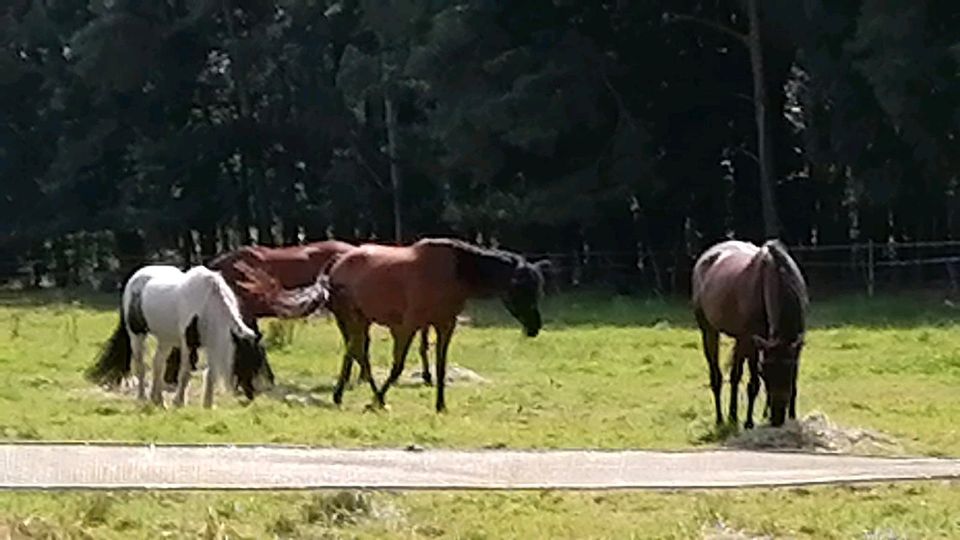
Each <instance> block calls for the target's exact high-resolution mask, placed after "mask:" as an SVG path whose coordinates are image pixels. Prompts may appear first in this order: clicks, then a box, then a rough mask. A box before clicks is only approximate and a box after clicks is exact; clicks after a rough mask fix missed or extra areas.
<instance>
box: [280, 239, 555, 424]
mask: <svg viewBox="0 0 960 540" xmlns="http://www.w3.org/2000/svg"><path fill="white" fill-rule="evenodd" d="M547 264H549V262H548V261H546V260H544V261H540V262H537V263H531V262H528V261H527V260H526V259H524V258H523V257H522V256H520V255H517V254H515V253H511V252H507V251H500V250H493V249H484V248H481V247H477V246H474V245H471V244H468V243H466V242H461V241H459V240H450V239H424V240H420V241H419V242H417V243H415V244H413V245H411V246H406V247H392V246H383V245H376V244H365V245H362V246H359V247H357V248H356V249H353V250H350V251H348V252H346V253H345V254H343V255H342V256H340V257H339V258H338V259H336V260H335V261H334V262H333V263H332V264H331V265H330V267H329V268H328V269H327V270H326V271H325V272H324V274H323V275H322V276H321V278H320V279H319V280H318V282H317V284H316V285H315V286H314V287H313V289H314V293H315V294H314V295H312V296H313V297H312V298H309V299H306V300H304V301H305V302H314V301H315V300H316V298H317V297H322V298H323V299H324V303H325V304H326V307H327V308H328V309H329V310H330V311H331V312H333V314H334V316H335V317H336V319H337V325H338V327H339V328H340V332H341V334H342V336H343V341H344V344H345V345H346V352H345V354H344V356H343V365H342V368H341V370H340V377H339V379H338V380H337V385H336V388H335V389H334V392H333V401H334V402H335V403H336V404H337V405H339V404H340V403H341V402H342V399H343V391H344V387H345V385H346V383H347V381H348V380H349V378H350V371H351V369H352V366H353V362H354V361H356V362H357V363H358V364H360V366H361V369H366V370H367V371H369V369H370V359H369V348H370V336H369V329H370V325H371V324H373V323H377V324H380V325H383V326H386V327H387V328H389V329H390V333H391V335H392V337H393V365H392V367H391V369H390V375H389V376H388V377H387V380H386V381H385V382H384V383H383V386H382V387H380V388H379V389H378V388H377V385H376V383H375V382H374V381H373V378H372V377H371V378H370V381H369V382H370V387H371V389H372V390H373V393H374V395H375V397H376V402H377V404H378V405H379V406H381V407H382V406H384V404H385V396H386V394H387V390H389V388H390V386H391V385H392V384H393V383H394V382H396V380H397V378H398V377H399V376H400V374H401V373H402V372H403V365H404V361H405V359H406V356H407V352H408V350H409V348H410V343H411V341H412V339H413V337H414V334H415V333H416V332H417V330H419V329H426V328H429V327H431V326H432V327H433V328H434V330H435V331H436V332H437V350H436V362H437V364H436V375H437V377H436V385H437V400H436V410H437V412H442V411H444V410H445V409H446V403H445V400H444V387H445V383H446V369H447V367H446V366H447V351H448V349H449V347H450V340H451V338H452V337H453V331H454V328H455V326H456V322H457V315H459V314H460V312H461V311H463V308H464V306H465V304H466V301H467V300H468V299H470V298H477V297H495V296H499V297H500V298H501V299H502V300H503V304H504V306H506V308H507V310H508V311H509V312H510V313H511V314H512V315H513V316H514V318H516V319H517V320H518V321H519V322H520V323H521V324H522V325H523V328H524V330H525V333H526V335H527V336H529V337H535V336H536V335H537V334H538V333H539V332H540V328H541V326H542V321H541V318H540V309H539V301H540V298H541V296H542V295H543V283H544V278H543V269H544V267H545V265H547ZM266 296H267V297H271V296H270V295H266ZM307 296H311V295H307ZM272 298H273V301H274V302H276V303H282V302H281V301H280V298H278V297H277V296H276V295H273V296H272ZM287 305H289V302H287Z"/></svg>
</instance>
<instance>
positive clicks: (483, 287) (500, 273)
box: [451, 245, 517, 297]
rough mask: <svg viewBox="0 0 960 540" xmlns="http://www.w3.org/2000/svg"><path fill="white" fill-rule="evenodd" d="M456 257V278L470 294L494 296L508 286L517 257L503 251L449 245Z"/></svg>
mask: <svg viewBox="0 0 960 540" xmlns="http://www.w3.org/2000/svg"><path fill="white" fill-rule="evenodd" d="M451 247H452V249H453V252H454V256H455V259H456V273H457V278H458V279H459V280H460V281H462V282H463V283H464V285H466V288H467V289H468V291H469V294H470V295H471V296H481V297H482V296H495V295H497V294H500V293H502V292H504V291H506V290H507V289H508V288H509V287H510V281H511V279H512V277H513V272H514V270H515V269H516V267H517V259H516V258H515V257H514V256H512V255H510V254H508V253H505V252H500V251H493V250H485V249H481V248H477V247H474V246H467V245H464V246H460V245H452V246H451Z"/></svg>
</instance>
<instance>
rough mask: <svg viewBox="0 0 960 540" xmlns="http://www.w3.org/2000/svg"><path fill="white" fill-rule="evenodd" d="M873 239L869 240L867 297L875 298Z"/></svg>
mask: <svg viewBox="0 0 960 540" xmlns="http://www.w3.org/2000/svg"><path fill="white" fill-rule="evenodd" d="M873 267H874V264H873V240H867V297H868V298H873V286H874V273H873V272H874V270H873Z"/></svg>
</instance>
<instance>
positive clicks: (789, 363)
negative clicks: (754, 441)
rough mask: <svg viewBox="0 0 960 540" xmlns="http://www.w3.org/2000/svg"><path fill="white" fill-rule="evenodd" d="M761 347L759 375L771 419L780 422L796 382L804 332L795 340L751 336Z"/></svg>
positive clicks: (759, 348)
mask: <svg viewBox="0 0 960 540" xmlns="http://www.w3.org/2000/svg"><path fill="white" fill-rule="evenodd" d="M753 343H754V345H756V347H757V349H758V350H759V351H760V353H761V354H760V376H761V378H762V379H763V384H764V387H765V388H766V390H767V398H768V402H769V404H770V423H771V424H772V425H773V426H774V427H776V426H781V425H783V422H784V420H785V419H786V414H787V408H788V407H789V405H790V403H791V400H792V398H793V395H794V393H795V392H796V384H797V367H798V366H799V363H800V351H801V350H802V349H803V335H802V334H801V335H799V336H797V337H796V339H794V340H792V341H791V340H784V339H780V338H773V339H767V338H764V337H761V336H753Z"/></svg>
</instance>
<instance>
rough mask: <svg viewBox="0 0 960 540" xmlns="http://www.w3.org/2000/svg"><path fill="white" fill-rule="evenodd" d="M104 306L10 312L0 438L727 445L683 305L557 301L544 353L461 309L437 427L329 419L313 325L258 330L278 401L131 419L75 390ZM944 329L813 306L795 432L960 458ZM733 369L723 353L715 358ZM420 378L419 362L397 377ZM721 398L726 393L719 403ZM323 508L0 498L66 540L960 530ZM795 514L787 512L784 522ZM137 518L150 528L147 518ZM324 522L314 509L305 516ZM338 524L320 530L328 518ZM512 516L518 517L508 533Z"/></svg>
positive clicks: (376, 338)
mask: <svg viewBox="0 0 960 540" xmlns="http://www.w3.org/2000/svg"><path fill="white" fill-rule="evenodd" d="M114 302H115V300H114V298H113V297H109V296H83V297H78V298H73V297H71V296H69V295H68V294H65V293H48V294H43V295H32V296H31V295H22V294H13V293H7V294H5V295H4V296H3V297H2V307H0V407H2V410H3V414H2V415H0V437H3V438H4V439H6V440H22V439H29V440H86V439H95V440H112V441H151V442H157V441H162V442H263V443H304V444H312V445H322V446H337V447H373V446H389V447H403V446H407V445H410V444H417V445H421V446H425V447H468V448H481V447H482V448H499V447H509V448H583V447H596V448H687V447H704V446H711V445H719V444H722V441H723V437H724V436H725V435H727V434H729V431H728V430H719V431H718V430H717V429H716V428H715V427H714V426H713V420H712V418H713V405H712V401H711V398H710V392H709V389H708V377H707V368H706V362H705V360H704V358H703V356H702V353H701V350H700V337H699V333H698V332H697V331H696V330H695V328H694V325H693V321H692V317H691V315H690V313H689V310H688V308H687V306H686V305H685V304H684V303H683V302H682V301H677V302H665V301H658V300H640V299H631V298H624V297H607V296H600V295H594V294H574V295H560V296H554V297H549V298H547V299H546V303H545V305H544V307H543V313H544V316H545V326H544V330H543V332H542V333H541V335H540V336H539V337H538V338H535V339H528V338H525V337H523V336H522V332H521V330H520V328H519V326H518V325H517V324H516V323H515V322H514V321H512V319H509V316H508V315H507V314H506V313H505V312H504V310H503V308H502V307H501V306H500V305H499V303H481V302H474V303H473V304H471V306H470V307H469V308H468V311H467V316H468V317H469V319H470V320H469V323H467V324H464V325H463V326H461V327H460V328H459V329H458V331H457V335H456V336H455V338H454V340H453V345H452V347H451V351H450V360H451V362H452V364H453V365H455V366H463V367H466V368H469V369H470V370H473V371H474V372H476V373H478V374H479V375H481V376H482V377H483V378H484V379H486V382H455V383H453V384H451V385H449V386H448V393H447V404H448V412H447V413H446V414H444V415H437V414H435V413H434V412H433V396H434V391H433V388H430V387H424V386H422V385H420V384H414V383H412V382H410V383H406V384H401V385H399V386H398V388H396V389H394V391H393V392H391V394H390V396H389V400H388V403H389V405H390V407H391V409H390V410H389V411H384V412H367V411H366V405H367V404H369V403H370V402H371V399H372V396H371V394H370V391H369V388H368V387H366V385H355V386H354V388H352V389H351V390H349V391H348V392H347V393H346V395H345V397H344V404H343V408H342V410H337V409H335V408H334V407H333V406H332V404H331V401H330V391H331V388H332V384H333V382H334V379H335V376H336V374H337V370H338V367H339V362H340V356H341V353H342V349H341V345H340V342H339V335H338V332H337V330H336V328H335V326H334V324H333V323H332V321H329V320H326V319H314V320H311V321H308V322H303V323H284V324H283V325H276V326H273V327H271V323H270V322H269V321H264V323H263V329H264V331H265V334H267V338H268V339H270V340H272V341H273V342H274V343H273V344H272V346H271V348H270V355H271V362H272V365H273V368H274V371H275V372H276V376H277V382H278V386H277V388H276V389H275V390H274V391H273V392H271V393H270V394H269V395H266V396H260V397H259V398H257V400H255V401H254V402H253V403H252V404H250V405H244V404H243V403H241V401H240V400H238V399H237V398H234V397H232V396H226V395H223V394H222V393H221V395H220V396H219V397H218V399H217V401H216V406H215V408H214V409H213V410H203V409H201V408H200V403H199V400H198V399H197V398H196V393H194V394H193V396H192V400H191V401H190V403H188V405H187V407H186V408H184V409H182V410H166V411H162V410H159V409H156V408H154V407H152V406H149V405H146V404H140V403H137V402H136V401H135V400H134V399H133V398H132V394H119V393H108V392H104V391H101V390H99V389H97V388H94V387H93V386H92V385H91V384H89V383H87V382H86V381H85V380H84V379H83V376H82V371H83V369H84V368H86V367H87V366H88V365H90V363H91V362H92V361H93V358H94V356H95V354H96V352H97V350H98V348H99V345H100V344H101V343H102V342H103V341H104V340H106V339H107V337H108V336H109V335H110V333H111V332H112V331H113V329H114V326H115V324H116V320H117V315H116V312H115V306H114ZM955 319H956V312H955V310H954V308H952V307H949V306H947V305H944V303H943V301H942V298H941V297H937V296H920V295H909V296H897V297H883V298H877V299H873V300H867V299H863V298H859V297H846V298H836V299H831V300H825V301H818V300H817V299H816V298H815V299H814V304H813V311H812V313H811V321H812V326H813V328H812V330H811V332H810V334H809V336H808V345H807V348H806V349H805V351H804V354H803V357H802V364H801V374H800V382H799V389H800V390H799V398H798V415H799V416H801V417H802V416H804V415H806V414H807V413H809V412H810V411H812V410H818V411H822V412H824V413H826V414H827V415H828V416H829V417H830V418H831V419H832V420H833V421H835V422H837V423H838V424H841V425H846V426H858V427H864V428H869V429H872V430H877V431H880V432H883V433H885V434H887V435H889V436H891V437H893V438H895V439H896V440H897V441H898V442H899V443H900V444H901V445H902V447H903V448H904V450H905V451H906V452H907V453H911V454H927V455H960V428H958V427H957V424H956V418H957V417H958V416H960V399H957V389H958V388H960V333H958V327H957V324H956V322H955ZM728 353H729V341H727V340H724V349H723V354H724V362H726V358H727V355H728ZM388 356H389V337H388V335H387V334H386V333H385V332H383V331H380V330H375V332H374V334H373V344H372V351H371V357H372V361H373V364H374V366H375V367H374V373H375V376H376V377H377V380H378V381H380V380H382V378H383V376H384V371H385V369H386V366H387V363H388ZM418 369H419V358H418V357H417V355H416V354H415V352H414V351H412V354H411V355H410V356H409V357H408V361H407V377H410V378H411V379H412V375H411V374H412V373H413V372H414V371H416V370H418ZM724 375H725V377H726V370H725V372H724ZM405 380H406V378H405ZM191 386H192V388H193V390H194V392H196V390H197V389H198V388H199V387H200V377H199V375H195V376H194V378H193V381H192V385H191ZM743 391H744V390H743V385H741V392H743ZM727 399H728V395H727V392H726V389H725V392H724V404H726V402H727ZM330 497H333V496H332V495H310V494H280V495H246V494H230V495H227V494H224V495H215V494H210V495H199V494H124V495H69V496H55V497H54V496H49V495H9V494H7V495H3V496H0V520H3V519H9V520H13V522H12V523H13V525H12V526H21V527H26V529H25V530H27V531H28V533H29V534H35V535H36V536H43V532H42V531H43V530H45V529H44V527H49V528H51V529H50V530H58V531H66V533H67V534H75V535H82V534H81V533H82V532H83V531H88V530H93V531H95V533H94V536H96V537H110V536H111V535H112V536H116V537H121V536H123V537H128V536H129V535H133V536H148V537H155V536H158V535H160V534H161V533H162V532H163V531H173V532H174V533H175V534H177V535H179V534H181V533H185V532H190V533H196V532H202V533H204V534H207V533H210V534H212V535H213V536H207V537H217V536H216V535H217V534H225V531H228V530H235V531H237V532H239V533H240V534H241V535H245V536H250V537H259V536H263V535H264V534H269V535H278V536H301V535H302V536H308V537H309V536H316V535H319V534H321V532H322V531H327V533H329V534H333V535H339V534H346V535H349V536H354V535H359V536H368V535H373V536H376V535H382V534H387V533H391V534H401V535H403V536H408V537H418V536H424V537H429V536H449V537H461V538H470V537H477V538H482V537H491V538H497V537H504V536H514V537H523V536H526V537H529V536H532V535H536V534H538V533H542V532H543V531H550V532H551V534H550V536H551V537H583V536H618V537H622V536H625V535H627V534H628V533H634V534H636V535H637V536H638V537H684V538H685V537H690V536H697V535H700V534H710V531H707V532H706V533H703V531H702V528H703V527H709V528H713V527H716V526H717V524H718V523H726V524H727V525H728V526H730V527H732V528H733V529H737V530H740V529H742V530H746V531H748V532H750V533H757V534H761V533H777V534H791V535H796V536H801V537H803V536H808V537H818V538H823V537H830V536H835V537H849V536H850V535H851V534H854V535H856V534H859V535H862V534H864V533H865V532H869V531H872V530H874V529H875V530H876V531H877V533H876V534H879V535H882V534H884V532H883V531H885V530H888V529H889V530H891V531H894V532H895V533H896V534H898V535H908V536H924V537H929V536H931V535H934V534H945V533H944V531H952V533H953V534H960V530H958V529H960V523H958V521H957V517H956V515H955V513H954V514H953V515H951V511H950V508H951V506H952V507H953V508H955V507H956V504H957V503H958V502H960V492H958V490H957V488H956V486H954V485H951V484H925V485H899V486H890V487H883V486H875V487H858V488H816V489H802V490H774V491H729V492H717V493H682V494H681V493H677V494H652V493H632V494H630V493H620V494H585V493H579V494H557V493H542V494H529V493H528V494H472V493H454V494H406V495H402V496H399V495H388V494H381V495H376V496H373V498H372V499H370V501H372V503H371V504H374V505H375V506H376V505H382V506H381V507H380V508H383V509H384V510H383V512H381V513H386V514H388V516H387V517H386V518H383V516H379V514H378V516H379V517H376V518H369V519H367V518H363V519H359V518H358V519H354V518H353V517H350V516H347V517H336V516H338V515H340V514H341V513H343V512H341V511H340V510H337V509H336V508H334V509H333V510H330V505H331V504H332V505H333V506H334V507H336V504H339V503H337V501H336V500H334V502H333V503H330V502H329V500H328V499H329V498H330ZM788 498H789V499H790V501H791V503H792V505H793V506H791V507H790V510H789V511H781V510H780V509H779V507H780V506H781V505H782V504H783V502H784V500H786V499H788ZM331 500H333V499H331ZM318 501H319V502H318ZM854 503H856V504H854ZM364 504H366V503H364ZM147 505H158V508H159V510H158V511H157V512H156V513H149V512H147V511H146V506H147ZM318 505H319V507H320V508H321V510H317V511H316V512H314V510H311V508H314V507H316V506H318ZM361 506H363V505H361ZM825 508H827V509H828V511H826V512H824V509H825ZM854 508H855V509H854ZM318 512H319V513H318ZM331 512H332V515H333V517H331V516H330V515H327V514H330V513H331ZM99 514H103V515H102V516H100V515H99ZM504 515H507V516H511V519H508V520H504V519H501V517H502V516H504ZM30 516H42V517H43V518H42V519H39V518H38V519H33V520H31V519H29V518H30ZM91 516H92V517H91ZM318 516H319V517H318ZM951 516H952V517H951ZM514 518H515V519H514ZM24 523H26V524H24ZM18 524H19V525H18ZM30 527H33V529H30ZM711 530H712V529H711ZM30 531H33V532H30ZM70 531H74V532H73V533H70ZM218 531H219V532H218ZM284 531H286V532H284ZM391 531H392V532H391ZM720 532H722V531H720ZM946 534H947V535H948V536H949V534H950V533H949V532H947V533H946ZM878 537H886V536H878Z"/></svg>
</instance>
